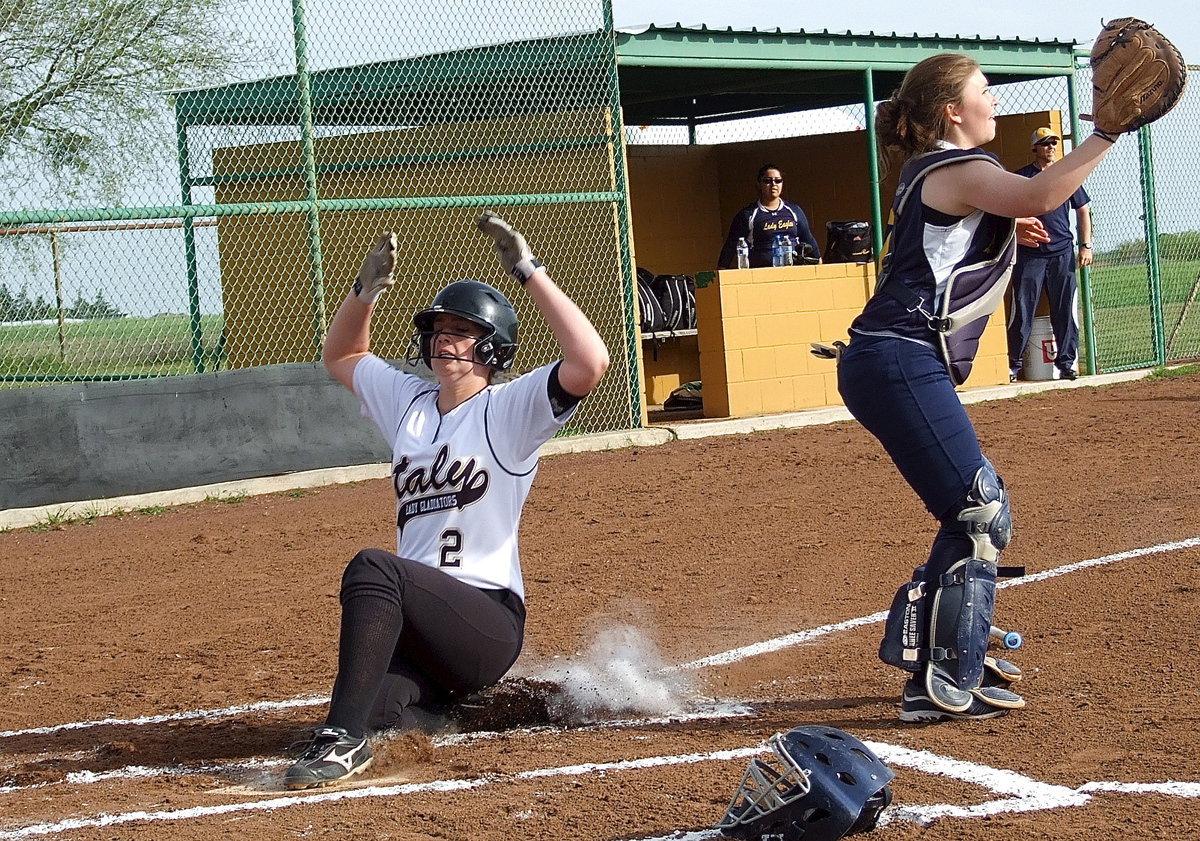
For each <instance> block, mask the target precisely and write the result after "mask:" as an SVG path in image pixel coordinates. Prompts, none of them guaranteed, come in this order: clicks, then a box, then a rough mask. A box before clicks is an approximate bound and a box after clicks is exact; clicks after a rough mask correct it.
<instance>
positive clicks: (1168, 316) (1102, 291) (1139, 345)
mask: <svg viewBox="0 0 1200 841" xmlns="http://www.w3.org/2000/svg"><path fill="white" fill-rule="evenodd" d="M1159 276H1160V284H1161V286H1162V299H1163V300H1162V310H1163V334H1164V338H1165V339H1166V340H1167V343H1168V346H1167V349H1166V356H1167V359H1168V360H1172V359H1188V358H1192V357H1195V356H1200V300H1196V301H1193V302H1192V307H1191V309H1190V310H1189V311H1188V313H1187V314H1186V317H1183V318H1182V320H1181V317H1182V316H1183V311H1184V306H1185V305H1186V304H1187V302H1188V300H1189V298H1190V296H1191V295H1192V290H1193V288H1194V287H1195V286H1196V283H1197V279H1198V278H1200V260H1170V261H1168V260H1163V261H1161V262H1160V272H1159ZM1092 315H1093V319H1094V321H1095V334H1096V356H1097V360H1098V362H1099V364H1100V369H1101V370H1107V371H1112V370H1117V369H1121V368H1134V367H1140V366H1147V365H1153V364H1154V363H1155V361H1156V359H1155V350H1154V327H1153V324H1152V322H1151V314H1150V280H1149V276H1148V273H1147V270H1146V266H1145V265H1129V266H1113V265H1107V266H1106V265H1103V264H1101V265H1099V266H1098V267H1094V268H1093V270H1092Z"/></svg>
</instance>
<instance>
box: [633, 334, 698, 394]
mask: <svg viewBox="0 0 1200 841" xmlns="http://www.w3.org/2000/svg"><path fill="white" fill-rule="evenodd" d="M698 342H699V339H698V337H697V336H675V337H669V338H663V339H643V340H642V371H643V372H644V377H645V388H644V393H645V395H646V403H647V404H649V405H651V406H661V405H662V404H663V402H664V401H665V400H666V399H667V397H669V396H670V394H671V392H672V391H674V390H675V389H677V388H679V386H681V385H683V384H684V383H690V382H693V381H695V380H699V379H701V375H700V347H699V344H698Z"/></svg>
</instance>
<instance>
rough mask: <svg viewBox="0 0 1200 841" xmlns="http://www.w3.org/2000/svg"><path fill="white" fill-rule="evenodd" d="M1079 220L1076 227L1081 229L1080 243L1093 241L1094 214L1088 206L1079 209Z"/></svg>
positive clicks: (1076, 221)
mask: <svg viewBox="0 0 1200 841" xmlns="http://www.w3.org/2000/svg"><path fill="white" fill-rule="evenodd" d="M1077 215H1078V218H1077V219H1076V220H1075V227H1077V228H1078V229H1079V241H1080V242H1091V241H1092V212H1091V210H1089V209H1088V208H1087V206H1084V207H1081V208H1079V213H1078V214H1077Z"/></svg>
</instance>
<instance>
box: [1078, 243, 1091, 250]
mask: <svg viewBox="0 0 1200 841" xmlns="http://www.w3.org/2000/svg"><path fill="white" fill-rule="evenodd" d="M1079 247H1080V248H1086V249H1087V250H1088V251H1091V250H1092V244H1091V243H1090V242H1081V243H1079Z"/></svg>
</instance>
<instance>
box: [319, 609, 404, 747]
mask: <svg viewBox="0 0 1200 841" xmlns="http://www.w3.org/2000/svg"><path fill="white" fill-rule="evenodd" d="M403 623H404V617H403V614H402V612H401V609H400V605H398V604H396V603H395V602H392V601H389V600H388V599H381V598H379V597H377V596H365V595H364V596H354V597H353V598H350V599H348V600H346V602H345V603H344V604H343V605H342V635H341V639H340V640H339V641H338V673H337V679H336V680H335V681H334V683H333V698H332V700H331V701H330V703H329V715H328V717H327V718H326V719H325V721H326V723H327V724H330V725H332V726H334V727H343V728H345V729H346V732H347V733H349V734H350V735H351V736H356V737H362V736H365V735H366V734H367V719H368V717H369V716H370V714H371V705H372V704H373V703H374V701H375V695H376V694H377V693H378V692H379V687H380V684H381V683H382V681H383V677H384V675H386V674H387V670H388V664H389V663H391V660H392V653H393V651H394V650H395V648H396V640H397V639H399V637H400V628H401V626H402V625H403Z"/></svg>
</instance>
